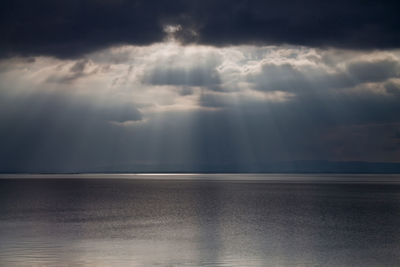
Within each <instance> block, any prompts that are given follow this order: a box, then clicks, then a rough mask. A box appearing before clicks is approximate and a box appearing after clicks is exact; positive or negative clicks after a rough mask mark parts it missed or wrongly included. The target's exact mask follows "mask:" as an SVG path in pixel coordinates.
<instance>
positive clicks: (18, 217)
mask: <svg viewBox="0 0 400 267" xmlns="http://www.w3.org/2000/svg"><path fill="white" fill-rule="evenodd" d="M93 176H95V175H93ZM100 176H102V178H103V179H94V178H95V177H87V176H85V175H83V176H82V177H84V178H82V177H80V178H79V176H77V175H75V176H74V177H75V178H76V179H68V178H67V177H68V176H62V177H58V178H59V179H56V180H51V179H0V239H1V243H0V265H1V266H18V265H20V266H32V265H38V266H42V265H45V266H71V265H76V266H79V265H81V266H110V265H114V266H396V265H399V264H400V235H399V234H400V230H399V227H398V226H399V225H400V184H399V183H398V182H397V181H398V177H397V176H393V175H392V176H347V177H350V178H351V177H353V180H354V181H353V182H351V183H348V182H346V183H344V182H343V180H345V178H344V176H337V177H338V178H337V179H336V178H335V179H332V177H335V176H329V177H331V178H330V180H329V179H327V178H326V177H325V178H322V179H325V180H323V181H324V182H322V183H321V182H318V176H316V175H314V176H301V177H303V178H304V177H306V178H307V179H303V180H301V179H300V178H298V177H295V178H294V179H293V177H292V178H291V176H290V175H287V176H283V175H281V176H279V177H280V179H281V180H279V179H277V178H276V179H275V178H274V179H273V180H271V179H268V177H267V176H266V177H267V179H264V180H263V179H262V175H258V176H256V178H257V179H251V181H249V180H240V179H238V177H237V176H234V177H233V180H235V181H231V180H229V177H230V176H229V175H224V176H215V175H202V176H201V178H202V179H204V177H205V178H207V180H201V179H190V180H188V179H181V178H180V180H173V179H165V178H160V179H161V180H160V179H157V176H155V175H153V176H151V179H150V180H145V179H126V178H125V179H107V177H106V176H107V175H100ZM46 177H47V176H46ZM160 177H161V176H160ZM215 177H217V180H218V181H215V180H213V179H214V178H215ZM221 177H223V179H221ZM252 177H253V176H252ZM274 177H276V176H274ZM363 177H364V178H363ZM26 178H27V177H26ZM35 178H38V177H35ZM113 178H116V177H115V176H113ZM347 179H348V178H347ZM379 179H382V180H383V181H385V182H384V183H380V182H378V181H379ZM211 180H212V181H211ZM334 181H336V182H334ZM337 181H339V182H337ZM346 181H349V180H346Z"/></svg>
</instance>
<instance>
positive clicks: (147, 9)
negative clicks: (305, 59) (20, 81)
mask: <svg viewBox="0 0 400 267" xmlns="http://www.w3.org/2000/svg"><path fill="white" fill-rule="evenodd" d="M398 10H399V3H398V1H389V0H386V1H372V0H371V1H358V0H350V1H344V0H340V1H331V2H326V1H317V0H307V1H297V2H296V1H288V0H283V1H282V0H280V1H260V0H240V1H228V0H221V1H211V0H206V1H197V0H189V1H182V0H171V1H157V0H146V1H143V0H135V1H133V0H132V1H130V0H118V1H99V0H83V1H80V0H68V1H67V0H61V1H50V0H38V1H29V0H5V1H2V2H1V4H0V18H1V19H0V31H1V35H2V36H1V41H0V49H1V51H2V56H10V55H16V54H17V55H40V54H45V55H54V56H57V57H76V56H79V55H82V54H84V53H88V52H91V51H94V50H97V49H101V48H104V47H108V46H112V45H118V44H135V45H146V44H151V43H154V42H159V41H162V40H163V38H165V36H166V34H165V32H164V27H165V25H167V24H172V25H178V24H179V25H181V27H180V29H179V30H177V31H176V32H175V33H174V35H175V36H176V38H178V39H180V40H181V41H183V42H199V43H203V44H211V45H231V44H295V45H306V46H317V47H345V48H352V49H359V48H363V49H375V48H398V47H399V46H400V34H399V27H398V25H399V24H400V18H399V16H398V12H397V11H398Z"/></svg>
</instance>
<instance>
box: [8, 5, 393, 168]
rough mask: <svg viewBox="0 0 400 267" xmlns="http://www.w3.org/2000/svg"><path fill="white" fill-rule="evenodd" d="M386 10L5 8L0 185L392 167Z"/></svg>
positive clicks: (390, 51) (294, 7) (334, 7)
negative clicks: (46, 177)
mask: <svg viewBox="0 0 400 267" xmlns="http://www.w3.org/2000/svg"><path fill="white" fill-rule="evenodd" d="M399 9H400V4H399V2H398V1H356V0H349V1H344V0H339V1H317V0H306V1H288V0H280V1H261V0H238V1H226V0H218V1H215V0H214V1H211V0H210V1H209V0H203V1H195V0H185V1H184V0H182V1H177V0H170V1H161V0H158V1H155V0H146V1H142V0H136V1H131V0H79V1H78V0H69V1H66V0H60V1H50V0H37V1H30V0H13V1H11V0H5V1H2V2H1V4H0V32H1V38H0V51H1V52H0V148H1V149H0V172H104V171H107V172H108V171H109V172H125V171H126V172H142V171H146V172H163V171H184V172H203V171H204V172H213V171H228V172H231V171H232V172H235V171H251V172H259V171H291V170H294V169H296V168H299V165H302V164H303V166H306V167H305V169H306V170H308V171H319V170H321V168H322V167H321V166H322V165H323V164H327V162H330V163H335V164H337V163H341V164H345V165H340V166H347V165H346V164H358V165H352V166H356V167H355V169H357V168H361V167H360V166H365V165H362V164H364V163H368V164H370V163H382V164H399V163H400V16H398V10H399ZM321 164H322V165H321ZM360 164H361V165H360ZM293 166H295V167H293ZM332 166H338V165H330V168H333V167H332ZM357 166H358V167H357ZM368 166H370V168H371V166H377V165H368ZM385 166H388V165H385ZM396 166H400V165H396ZM300 169H301V167H300ZM355 169H354V168H353V170H355ZM398 169H399V170H400V167H398ZM358 170H360V169H358ZM369 170H371V169H369ZM330 171H332V169H330ZM372 171H373V170H372Z"/></svg>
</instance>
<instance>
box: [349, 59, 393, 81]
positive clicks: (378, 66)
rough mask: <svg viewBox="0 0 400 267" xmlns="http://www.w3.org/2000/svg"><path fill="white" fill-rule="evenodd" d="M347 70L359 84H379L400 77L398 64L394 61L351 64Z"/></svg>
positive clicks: (384, 60)
mask: <svg viewBox="0 0 400 267" xmlns="http://www.w3.org/2000/svg"><path fill="white" fill-rule="evenodd" d="M347 70H348V73H349V74H350V76H351V77H352V78H355V79H357V80H358V81H361V82H380V81H385V80H387V79H389V78H394V77H399V76H400V64H399V62H398V61H397V60H394V59H382V60H376V61H359V62H353V63H351V64H349V65H348V66H347Z"/></svg>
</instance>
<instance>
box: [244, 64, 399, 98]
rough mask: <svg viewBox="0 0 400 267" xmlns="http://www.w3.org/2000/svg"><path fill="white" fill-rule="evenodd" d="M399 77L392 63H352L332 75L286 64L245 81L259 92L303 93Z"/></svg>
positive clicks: (264, 69) (264, 68) (269, 66)
mask: <svg viewBox="0 0 400 267" xmlns="http://www.w3.org/2000/svg"><path fill="white" fill-rule="evenodd" d="M399 75H400V64H399V62H398V61H397V60H394V59H379V60H375V61H374V60H371V61H354V62H351V63H348V64H347V65H346V66H345V68H344V69H343V70H340V69H338V70H335V72H332V71H327V70H324V69H323V68H320V69H316V68H312V69H310V68H305V67H296V66H293V65H291V64H289V63H285V64H280V65H277V64H273V63H266V64H264V65H263V66H262V69H261V71H260V72H259V73H256V74H250V75H248V81H249V82H251V83H253V84H254V88H255V89H256V90H260V91H287V92H295V93H302V92H303V93H304V92H307V91H314V92H315V91H321V90H326V89H340V88H349V87H354V86H357V85H359V84H363V83H368V82H382V81H386V80H388V79H391V78H397V77H399ZM388 86H389V85H388ZM392 91H393V90H392Z"/></svg>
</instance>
